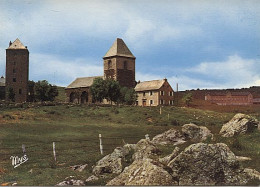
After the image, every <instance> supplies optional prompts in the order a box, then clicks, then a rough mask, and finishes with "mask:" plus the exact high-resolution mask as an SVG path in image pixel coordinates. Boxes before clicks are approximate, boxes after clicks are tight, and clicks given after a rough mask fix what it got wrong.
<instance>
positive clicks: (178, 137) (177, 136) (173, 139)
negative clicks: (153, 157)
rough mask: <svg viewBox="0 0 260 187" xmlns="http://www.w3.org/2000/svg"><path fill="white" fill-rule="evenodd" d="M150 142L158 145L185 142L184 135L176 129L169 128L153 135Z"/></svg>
mask: <svg viewBox="0 0 260 187" xmlns="http://www.w3.org/2000/svg"><path fill="white" fill-rule="evenodd" d="M152 142H153V143H155V144H160V145H167V144H172V145H178V144H183V143H184V142H185V137H184V136H183V135H182V133H181V132H180V131H178V130H176V129H170V130H168V131H166V132H164V133H162V134H159V135H157V136H155V137H154V138H153V140H152Z"/></svg>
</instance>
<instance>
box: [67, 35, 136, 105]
mask: <svg viewBox="0 0 260 187" xmlns="http://www.w3.org/2000/svg"><path fill="white" fill-rule="evenodd" d="M103 63H104V75H103V76H95V77H81V78H76V79H75V80H74V81H73V82H72V83H71V84H70V85H68V86H67V87H66V88H65V92H66V98H67V102H73V103H81V104H84V103H92V97H91V94H90V90H89V89H90V86H91V85H92V84H93V81H94V79H95V78H98V77H99V78H103V79H107V78H112V79H114V80H116V81H118V82H119V84H120V85H121V86H125V87H129V88H134V87H135V85H136V81H135V56H134V55H133V54H132V52H131V51H130V50H129V49H128V47H127V46H126V44H125V42H124V41H123V40H122V39H121V38H117V39H116V41H115V42H114V43H113V45H112V46H111V48H110V49H109V50H108V52H107V53H106V54H105V56H104V57H103Z"/></svg>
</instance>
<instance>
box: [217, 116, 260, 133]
mask: <svg viewBox="0 0 260 187" xmlns="http://www.w3.org/2000/svg"><path fill="white" fill-rule="evenodd" d="M259 124H260V123H259V122H258V120H257V119H255V118H253V117H251V116H249V115H245V114H241V113H238V114H236V115H235V116H234V117H233V118H232V119H231V120H230V121H229V122H227V123H226V124H224V125H223V126H222V128H221V130H220V132H219V133H220V134H221V135H222V136H223V137H232V136H235V135H238V134H245V133H247V132H252V131H253V130H254V129H257V128H258V126H259Z"/></svg>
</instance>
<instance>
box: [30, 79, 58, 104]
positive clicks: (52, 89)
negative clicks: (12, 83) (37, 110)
mask: <svg viewBox="0 0 260 187" xmlns="http://www.w3.org/2000/svg"><path fill="white" fill-rule="evenodd" d="M34 90H35V98H36V100H38V101H54V99H55V97H56V96H58V94H59V93H58V89H57V86H53V85H51V84H49V83H48V81H46V80H42V81H38V82H36V83H35V86H34Z"/></svg>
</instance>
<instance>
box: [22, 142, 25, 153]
mask: <svg viewBox="0 0 260 187" xmlns="http://www.w3.org/2000/svg"><path fill="white" fill-rule="evenodd" d="M22 149H23V154H26V150H25V145H24V144H22Z"/></svg>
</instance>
